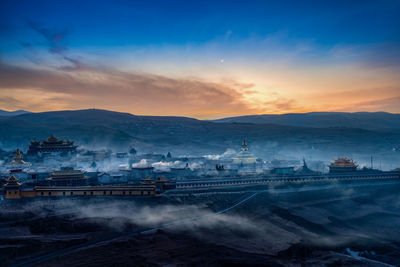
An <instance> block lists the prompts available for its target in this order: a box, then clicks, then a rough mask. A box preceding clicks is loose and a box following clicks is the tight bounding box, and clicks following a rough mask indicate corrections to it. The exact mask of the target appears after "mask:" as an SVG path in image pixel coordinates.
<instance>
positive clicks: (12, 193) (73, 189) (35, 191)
mask: <svg viewBox="0 0 400 267" xmlns="http://www.w3.org/2000/svg"><path fill="white" fill-rule="evenodd" d="M162 182H164V181H162ZM159 184H160V183H155V184H148V185H147V184H146V185H126V186H35V187H33V188H21V183H20V182H19V181H18V179H17V178H16V177H14V176H11V177H10V178H8V179H7V182H6V184H5V185H4V190H3V192H4V198H6V199H19V198H34V197H75V196H80V197H96V196H97V197H100V196H104V197H105V196H107V197H110V196H115V197H122V196H124V197H129V196H131V197H134V196H155V195H157V194H159V193H160V192H161V191H162V190H161V188H160V187H159ZM164 184H165V185H168V184H167V183H166V182H165V183H164Z"/></svg>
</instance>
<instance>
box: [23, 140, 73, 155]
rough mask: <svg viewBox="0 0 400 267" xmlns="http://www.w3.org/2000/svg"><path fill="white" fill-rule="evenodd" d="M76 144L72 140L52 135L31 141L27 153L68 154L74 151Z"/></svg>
mask: <svg viewBox="0 0 400 267" xmlns="http://www.w3.org/2000/svg"><path fill="white" fill-rule="evenodd" d="M77 147H78V146H76V145H74V142H73V141H69V140H62V139H57V138H56V137H54V135H51V136H50V137H49V138H47V139H45V140H43V141H42V142H39V141H31V143H30V144H29V149H28V155H30V156H37V155H40V154H51V153H60V154H68V153H75V152H76V148H77Z"/></svg>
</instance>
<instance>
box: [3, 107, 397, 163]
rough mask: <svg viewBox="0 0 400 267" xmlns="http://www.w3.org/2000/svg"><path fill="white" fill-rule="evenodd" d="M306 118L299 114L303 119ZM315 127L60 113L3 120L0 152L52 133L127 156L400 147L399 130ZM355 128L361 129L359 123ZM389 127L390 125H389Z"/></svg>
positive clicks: (97, 112) (360, 150)
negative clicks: (246, 147)
mask: <svg viewBox="0 0 400 267" xmlns="http://www.w3.org/2000/svg"><path fill="white" fill-rule="evenodd" d="M292 115H293V116H295V115H296V114H292ZM303 115H304V114H299V116H300V118H301V117H302V116H303ZM392 115H394V114H392ZM388 116H389V115H388ZM394 117H396V116H394ZM354 120H355V121H356V119H354ZM321 121H323V120H322V119H320V123H321ZM304 124H305V123H304ZM326 124H327V125H329V126H330V124H329V123H326ZM316 125H317V124H316V123H314V124H313V127H303V126H290V125H289V126H288V125H277V124H265V123H237V122H221V120H219V123H216V122H212V121H201V120H196V119H193V118H186V117H163V116H136V115H132V114H128V113H119V112H112V111H106V110H97V109H89V110H76V111H55V112H42V113H30V114H22V115H18V116H13V117H0V148H2V149H11V148H17V147H20V148H22V149H23V150H25V149H27V146H28V144H29V141H31V140H33V139H37V140H42V139H44V138H47V137H48V136H49V135H50V134H51V133H53V134H54V135H55V136H56V137H60V138H63V139H70V140H74V141H75V142H76V143H77V144H79V145H80V146H81V147H96V148H111V149H114V150H119V151H126V150H128V148H129V147H130V146H131V145H133V146H135V147H136V148H137V149H138V151H140V152H151V151H154V152H162V153H165V152H167V151H171V152H172V153H179V154H181V155H182V154H186V155H194V154H195V155H199V154H200V155H201V154H209V153H222V152H224V151H225V150H226V149H227V148H233V149H236V150H239V149H240V143H241V140H242V139H244V138H245V139H247V140H248V142H249V144H250V147H251V150H252V151H253V152H254V153H255V154H256V155H259V156H264V155H267V156H271V157H272V154H274V155H275V153H278V154H279V153H280V152H282V151H289V152H290V153H295V152H296V153H299V154H300V155H304V153H306V152H307V151H314V152H318V153H321V154H322V155H327V151H332V153H334V155H335V156H337V155H349V153H371V151H374V153H377V152H379V151H384V152H385V153H386V152H390V153H391V151H392V149H393V147H400V132H399V131H398V130H397V128H396V129H394V127H395V126H392V127H393V128H392V130H390V128H388V127H387V129H389V130H386V131H381V132H378V131H375V130H367V129H360V128H348V127H319V128H317V127H316ZM352 125H353V126H354V125H359V124H357V123H356V122H354V123H353V124H352ZM387 125H391V124H390V122H387ZM393 125H395V124H393ZM393 129H394V130H393ZM342 152H343V153H342Z"/></svg>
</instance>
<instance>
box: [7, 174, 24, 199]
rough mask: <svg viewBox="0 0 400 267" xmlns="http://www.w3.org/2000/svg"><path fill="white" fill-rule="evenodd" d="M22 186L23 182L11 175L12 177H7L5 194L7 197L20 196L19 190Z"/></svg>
mask: <svg viewBox="0 0 400 267" xmlns="http://www.w3.org/2000/svg"><path fill="white" fill-rule="evenodd" d="M20 187H21V183H20V182H19V180H18V179H17V178H16V177H15V176H14V175H11V177H10V178H8V179H7V182H6V184H5V185H4V194H5V197H6V198H20V195H19V190H20Z"/></svg>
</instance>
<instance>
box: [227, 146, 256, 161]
mask: <svg viewBox="0 0 400 267" xmlns="http://www.w3.org/2000/svg"><path fill="white" fill-rule="evenodd" d="M232 162H233V163H234V164H254V163H256V162H257V157H256V156H254V155H253V154H252V153H251V152H250V151H249V148H248V146H247V142H246V140H243V142H242V148H241V150H240V152H239V153H237V154H236V155H235V156H234V157H233V158H232Z"/></svg>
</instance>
